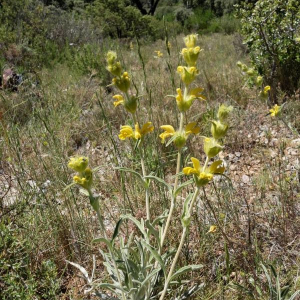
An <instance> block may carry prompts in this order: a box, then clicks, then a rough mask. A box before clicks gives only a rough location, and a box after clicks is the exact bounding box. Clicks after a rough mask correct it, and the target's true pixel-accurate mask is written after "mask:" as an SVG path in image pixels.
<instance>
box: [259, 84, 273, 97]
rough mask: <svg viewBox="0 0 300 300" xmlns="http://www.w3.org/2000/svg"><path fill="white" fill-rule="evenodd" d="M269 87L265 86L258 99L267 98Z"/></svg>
mask: <svg viewBox="0 0 300 300" xmlns="http://www.w3.org/2000/svg"><path fill="white" fill-rule="evenodd" d="M270 89H271V87H270V86H269V85H267V86H265V87H264V89H263V90H262V91H261V92H260V93H259V96H260V98H262V99H267V98H268V96H269V90H270Z"/></svg>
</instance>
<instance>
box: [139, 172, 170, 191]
mask: <svg viewBox="0 0 300 300" xmlns="http://www.w3.org/2000/svg"><path fill="white" fill-rule="evenodd" d="M144 178H146V179H154V180H156V181H157V182H159V183H162V184H163V185H164V186H165V187H167V188H168V190H170V191H171V190H172V186H171V185H170V184H168V183H167V182H165V181H164V180H163V179H161V178H159V177H157V176H153V175H148V176H145V177H144Z"/></svg>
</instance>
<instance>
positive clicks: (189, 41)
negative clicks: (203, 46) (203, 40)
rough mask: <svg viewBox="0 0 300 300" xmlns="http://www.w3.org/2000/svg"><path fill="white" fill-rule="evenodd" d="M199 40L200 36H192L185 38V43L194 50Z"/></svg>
mask: <svg viewBox="0 0 300 300" xmlns="http://www.w3.org/2000/svg"><path fill="white" fill-rule="evenodd" d="M197 40H198V34H190V35H188V36H186V37H185V38H184V43H185V45H186V46H187V48H193V47H195V45H196V42H197Z"/></svg>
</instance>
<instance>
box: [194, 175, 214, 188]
mask: <svg viewBox="0 0 300 300" xmlns="http://www.w3.org/2000/svg"><path fill="white" fill-rule="evenodd" d="M213 177H214V175H213V174H211V173H207V172H201V173H200V175H199V176H197V175H195V176H194V178H195V183H196V185H197V186H198V187H201V186H205V185H206V184H208V183H209V182H210V181H211V180H212V179H213Z"/></svg>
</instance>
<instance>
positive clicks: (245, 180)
mask: <svg viewBox="0 0 300 300" xmlns="http://www.w3.org/2000/svg"><path fill="white" fill-rule="evenodd" d="M242 181H243V182H244V183H249V182H250V177H249V176H248V175H246V174H244V175H243V176H242Z"/></svg>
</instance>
